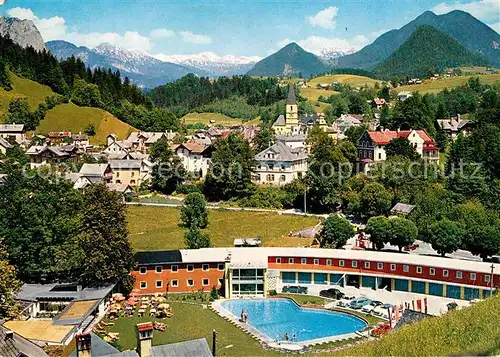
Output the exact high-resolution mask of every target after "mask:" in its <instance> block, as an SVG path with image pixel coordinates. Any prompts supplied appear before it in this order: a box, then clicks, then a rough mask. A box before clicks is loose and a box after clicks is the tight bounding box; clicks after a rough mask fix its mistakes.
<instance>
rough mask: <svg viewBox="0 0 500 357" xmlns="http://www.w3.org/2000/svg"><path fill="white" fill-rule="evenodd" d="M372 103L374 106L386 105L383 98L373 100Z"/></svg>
mask: <svg viewBox="0 0 500 357" xmlns="http://www.w3.org/2000/svg"><path fill="white" fill-rule="evenodd" d="M373 102H374V103H375V104H376V105H384V104H386V101H385V99H384V98H374V99H373Z"/></svg>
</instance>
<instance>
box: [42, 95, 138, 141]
mask: <svg viewBox="0 0 500 357" xmlns="http://www.w3.org/2000/svg"><path fill="white" fill-rule="evenodd" d="M89 124H94V125H95V127H96V135H95V136H94V137H91V140H90V141H91V143H93V144H104V143H106V137H107V136H108V134H109V133H115V134H116V135H117V136H118V138H119V139H124V138H125V137H126V136H127V135H128V134H129V133H130V132H131V131H133V130H135V129H134V128H133V127H131V126H130V125H128V124H126V123H124V122H122V121H121V120H119V119H117V118H115V117H114V116H113V115H111V114H110V113H108V112H106V111H104V110H102V109H98V108H89V107H78V106H76V105H74V104H72V103H68V104H63V105H58V106H57V107H55V108H54V109H52V110H49V111H48V112H47V115H46V116H45V119H44V120H42V121H41V122H40V125H39V126H38V128H37V130H36V132H37V133H41V134H44V133H48V132H51V131H63V130H68V131H71V132H76V133H78V132H80V131H82V132H83V131H84V130H85V128H86V127H87V126H88V125H89Z"/></svg>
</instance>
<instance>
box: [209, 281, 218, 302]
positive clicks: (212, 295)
mask: <svg viewBox="0 0 500 357" xmlns="http://www.w3.org/2000/svg"><path fill="white" fill-rule="evenodd" d="M218 298H219V293H218V292H217V289H216V288H215V285H214V286H212V290H211V291H210V300H211V301H213V300H217V299H218Z"/></svg>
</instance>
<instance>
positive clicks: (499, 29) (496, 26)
mask: <svg viewBox="0 0 500 357" xmlns="http://www.w3.org/2000/svg"><path fill="white" fill-rule="evenodd" d="M489 26H490V27H491V28H492V29H493V30H495V31H496V32H498V33H500V22H497V23H495V24H491V25H489Z"/></svg>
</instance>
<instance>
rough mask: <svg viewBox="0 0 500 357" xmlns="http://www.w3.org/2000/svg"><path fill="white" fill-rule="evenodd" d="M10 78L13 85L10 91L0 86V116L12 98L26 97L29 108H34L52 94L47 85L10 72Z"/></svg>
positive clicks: (5, 110) (7, 107)
mask: <svg viewBox="0 0 500 357" xmlns="http://www.w3.org/2000/svg"><path fill="white" fill-rule="evenodd" d="M10 79H11V82H12V87H13V89H12V90H11V91H8V92H7V91H5V90H4V89H3V88H0V118H1V117H2V116H3V115H4V114H6V113H7V111H8V109H9V102H10V101H11V100H12V99H14V98H27V99H28V103H29V105H30V106H31V108H32V109H35V108H36V106H37V105H38V104H40V103H42V102H43V101H44V100H45V97H48V96H51V95H54V92H52V90H51V89H50V88H49V87H47V86H44V85H42V84H39V83H37V82H33V81H30V80H29V79H24V78H21V77H18V76H16V75H15V74H14V73H10Z"/></svg>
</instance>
